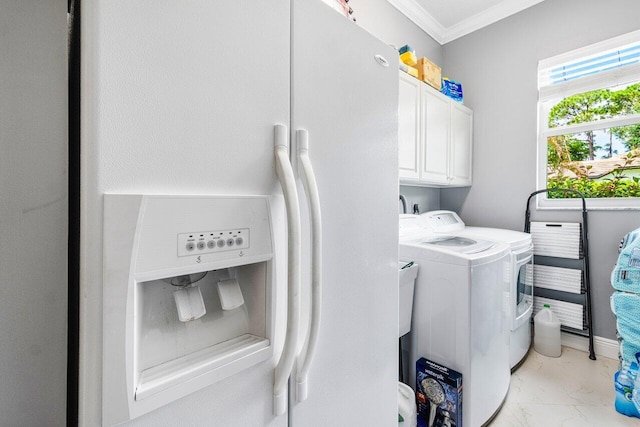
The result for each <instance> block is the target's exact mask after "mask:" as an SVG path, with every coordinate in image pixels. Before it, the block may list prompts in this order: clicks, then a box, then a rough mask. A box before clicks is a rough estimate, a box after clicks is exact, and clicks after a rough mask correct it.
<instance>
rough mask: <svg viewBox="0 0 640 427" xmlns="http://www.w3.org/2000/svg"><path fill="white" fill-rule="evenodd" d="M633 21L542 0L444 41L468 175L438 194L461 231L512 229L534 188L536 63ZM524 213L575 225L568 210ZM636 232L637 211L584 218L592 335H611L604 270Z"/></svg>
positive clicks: (604, 10) (620, 2)
mask: <svg viewBox="0 0 640 427" xmlns="http://www.w3.org/2000/svg"><path fill="white" fill-rule="evenodd" d="M638 16H640V2H638V0H609V1H606V2H603V1H600V0H546V1H545V2H542V3H540V4H538V5H536V6H534V7H532V8H530V9H527V10H525V11H523V12H521V13H519V14H517V15H514V16H512V17H510V18H507V19H504V20H502V21H500V22H498V23H496V24H494V25H492V26H489V27H487V28H484V29H482V30H480V31H477V32H475V33H472V34H470V35H468V36H465V37H463V38H461V39H458V40H456V41H453V42H451V43H449V44H447V45H445V48H444V64H445V67H446V68H447V70H448V72H449V73H450V75H454V76H455V77H456V79H457V80H459V81H461V82H462V84H463V89H464V97H465V104H466V105H467V106H469V107H470V108H472V109H473V111H474V152H473V155H474V158H473V174H474V175H473V187H471V188H469V189H448V190H442V191H441V195H440V202H441V205H442V208H443V209H452V210H456V211H458V212H459V213H460V215H461V217H462V219H463V220H464V221H465V222H466V223H468V224H469V225H483V226H494V227H504V228H511V229H515V230H521V229H522V226H523V221H524V210H525V203H526V199H527V197H528V195H529V194H530V193H531V192H533V191H535V190H536V143H537V141H536V137H537V136H536V134H537V123H536V117H537V106H536V102H537V88H536V84H537V83H536V73H537V62H538V60H539V59H543V58H547V57H550V56H554V55H557V54H560V53H564V52H566V51H569V50H572V49H576V48H579V47H582V46H585V45H588V44H592V43H595V42H599V41H601V40H604V39H607V38H610V37H614V36H617V35H620V34H624V33H627V32H630V31H634V30H638V29H639V28H640V21H639V20H638ZM639 207H640V206H639ZM533 215H534V216H535V218H537V219H553V220H562V219H566V220H576V219H580V215H579V213H578V212H575V211H574V212H559V211H551V212H549V211H544V212H534V213H533ZM639 226H640V212H638V211H593V212H590V213H589V230H590V235H589V241H590V251H591V257H590V259H591V267H592V272H591V273H592V274H591V283H592V288H593V289H592V295H593V305H594V308H593V315H594V332H595V334H596V335H597V336H601V337H605V338H610V339H614V338H615V319H614V317H613V315H612V314H611V310H610V308H609V296H610V295H611V293H612V288H611V286H610V284H609V274H610V272H611V269H612V267H613V265H614V264H615V262H616V259H617V255H618V252H617V245H618V242H619V240H620V238H621V237H622V236H623V235H624V234H625V233H626V232H628V231H630V230H632V229H634V228H637V227H639Z"/></svg>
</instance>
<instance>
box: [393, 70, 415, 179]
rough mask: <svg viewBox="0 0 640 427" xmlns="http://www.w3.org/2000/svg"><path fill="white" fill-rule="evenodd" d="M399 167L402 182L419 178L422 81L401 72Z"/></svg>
mask: <svg viewBox="0 0 640 427" xmlns="http://www.w3.org/2000/svg"><path fill="white" fill-rule="evenodd" d="M398 150H399V151H398V166H399V168H400V170H399V175H400V181H401V182H410V183H413V182H415V181H417V180H418V178H419V173H420V169H419V165H418V162H419V160H420V81H419V80H418V79H416V78H414V77H411V76H410V75H408V74H407V73H405V72H403V71H400V91H399V94H398Z"/></svg>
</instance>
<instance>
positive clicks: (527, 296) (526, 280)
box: [511, 250, 533, 331]
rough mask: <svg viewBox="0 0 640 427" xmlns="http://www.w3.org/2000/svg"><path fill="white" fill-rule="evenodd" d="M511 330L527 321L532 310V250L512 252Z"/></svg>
mask: <svg viewBox="0 0 640 427" xmlns="http://www.w3.org/2000/svg"><path fill="white" fill-rule="evenodd" d="M513 256H514V258H515V259H514V260H513V267H514V269H513V273H512V274H513V275H514V277H513V284H514V288H513V291H512V307H513V310H514V312H513V316H512V322H511V330H512V331H515V330H516V329H518V327H519V326H520V325H522V324H523V323H524V322H527V321H529V318H530V317H531V312H532V310H533V252H532V251H531V250H527V251H524V252H520V253H514V254H513Z"/></svg>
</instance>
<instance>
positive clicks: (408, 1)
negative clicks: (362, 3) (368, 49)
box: [387, 0, 544, 45]
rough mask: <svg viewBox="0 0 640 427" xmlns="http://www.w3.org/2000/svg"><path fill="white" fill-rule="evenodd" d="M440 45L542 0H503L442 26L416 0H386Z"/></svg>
mask: <svg viewBox="0 0 640 427" xmlns="http://www.w3.org/2000/svg"><path fill="white" fill-rule="evenodd" d="M387 1H388V2H389V3H391V4H392V5H393V6H394V7H395V8H396V9H398V10H399V11H400V12H402V13H403V14H404V15H405V16H406V17H407V18H409V19H410V20H411V21H413V22H414V23H415V24H416V25H417V26H418V27H420V28H421V29H422V30H423V31H424V32H425V33H427V34H429V35H430V36H431V37H432V38H433V39H434V40H435V41H437V42H438V43H440V44H441V45H443V44H446V43H449V42H450V41H453V40H455V39H458V38H460V37H462V36H465V35H467V34H469V33H472V32H474V31H476V30H479V29H481V28H484V27H486V26H488V25H491V24H493V23H494V22H497V21H500V20H501V19H504V18H506V17H507V16H511V15H513V14H516V13H518V12H520V11H522V10H524V9H527V8H529V7H531V6H533V5H536V4H538V3H541V2H543V1H544V0H503V1H502V2H500V3H498V4H496V5H495V6H492V7H490V8H489V9H487V10H485V11H483V12H480V13H478V14H476V15H473V16H471V17H469V18H467V19H465V20H463V21H460V22H459V23H457V24H455V25H452V26H451V27H444V26H442V24H440V23H439V22H438V21H437V20H436V19H435V18H434V17H433V16H432V15H431V14H430V13H429V12H427V11H426V10H425V9H424V8H423V7H422V6H420V4H418V2H417V1H416V0H387Z"/></svg>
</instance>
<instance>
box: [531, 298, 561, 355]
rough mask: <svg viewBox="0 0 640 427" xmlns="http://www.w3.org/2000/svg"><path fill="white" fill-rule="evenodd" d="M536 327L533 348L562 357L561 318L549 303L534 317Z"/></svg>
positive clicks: (544, 353)
mask: <svg viewBox="0 0 640 427" xmlns="http://www.w3.org/2000/svg"><path fill="white" fill-rule="evenodd" d="M533 324H534V327H535V330H534V336H533V348H534V349H535V350H536V351H537V352H538V353H540V354H543V355H545V356H549V357H560V355H561V354H562V347H561V346H560V320H558V316H556V314H555V313H554V312H553V311H551V308H550V306H549V304H545V305H544V308H543V309H542V310H540V311H539V312H538V314H536V316H535V317H534V318H533Z"/></svg>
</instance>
